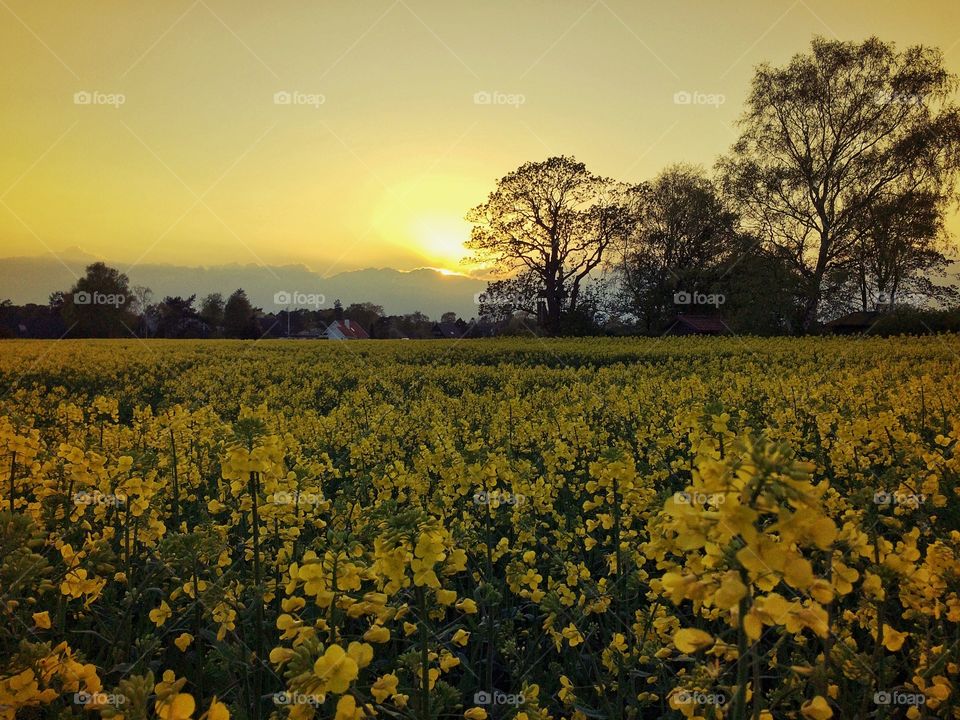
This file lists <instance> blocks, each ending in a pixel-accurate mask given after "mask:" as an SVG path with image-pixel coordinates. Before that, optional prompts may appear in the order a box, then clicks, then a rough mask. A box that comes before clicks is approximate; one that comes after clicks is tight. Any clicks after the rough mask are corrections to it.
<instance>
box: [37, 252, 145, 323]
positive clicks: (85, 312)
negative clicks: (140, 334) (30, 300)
mask: <svg viewBox="0 0 960 720" xmlns="http://www.w3.org/2000/svg"><path fill="white" fill-rule="evenodd" d="M61 299H62V302H63V304H62V307H61V312H62V315H63V319H64V322H65V323H66V324H67V327H68V332H69V334H70V335H72V336H74V337H125V336H127V335H131V334H135V333H134V330H133V328H134V326H135V324H136V319H135V318H134V316H133V313H131V312H130V306H131V304H132V301H133V299H134V297H133V294H132V293H131V292H130V281H129V279H128V278H127V276H126V275H124V274H123V273H121V272H120V271H119V270H117V269H116V268H112V267H109V266H107V265H106V264H104V263H102V262H96V263H93V264H91V265H88V266H87V269H86V273H85V274H84V276H83V277H82V278H80V279H79V280H77V282H76V283H74V285H73V287H72V288H71V289H70V292H69V293H66V294H65V295H63V297H62V298H61ZM54 300H55V298H53V297H51V302H54Z"/></svg>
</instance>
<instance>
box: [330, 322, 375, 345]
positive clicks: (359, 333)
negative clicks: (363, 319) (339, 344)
mask: <svg viewBox="0 0 960 720" xmlns="http://www.w3.org/2000/svg"><path fill="white" fill-rule="evenodd" d="M327 339H328V340H369V339H370V335H369V334H367V331H366V330H364V329H363V327H361V326H360V324H359V323H357V322H355V321H353V320H334V321H333V322H332V323H330V324H329V325H328V326H327Z"/></svg>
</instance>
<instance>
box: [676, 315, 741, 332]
mask: <svg viewBox="0 0 960 720" xmlns="http://www.w3.org/2000/svg"><path fill="white" fill-rule="evenodd" d="M730 334H731V331H730V328H729V327H727V324H726V323H725V322H724V321H723V318H719V317H715V316H713V315H677V317H676V318H674V320H673V322H671V323H670V325H669V326H668V327H667V330H666V332H665V333H664V335H730Z"/></svg>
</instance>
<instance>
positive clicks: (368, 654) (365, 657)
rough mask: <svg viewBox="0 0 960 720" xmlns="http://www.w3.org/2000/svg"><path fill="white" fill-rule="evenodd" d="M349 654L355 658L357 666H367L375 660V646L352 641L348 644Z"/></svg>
mask: <svg viewBox="0 0 960 720" xmlns="http://www.w3.org/2000/svg"><path fill="white" fill-rule="evenodd" d="M347 655H349V656H350V657H351V658H353V661H354V662H355V663H356V664H357V667H361V668H365V667H366V666H367V665H369V664H370V663H371V662H372V661H373V646H372V645H367V644H366V643H358V642H352V643H350V645H348V646H347Z"/></svg>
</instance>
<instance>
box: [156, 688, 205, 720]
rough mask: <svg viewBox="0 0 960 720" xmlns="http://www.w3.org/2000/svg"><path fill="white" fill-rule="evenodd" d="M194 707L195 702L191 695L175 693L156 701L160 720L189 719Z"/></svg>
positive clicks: (195, 706)
mask: <svg viewBox="0 0 960 720" xmlns="http://www.w3.org/2000/svg"><path fill="white" fill-rule="evenodd" d="M196 708H197V703H196V702H195V701H194V699H193V696H192V695H188V694H187V693H177V694H176V695H174V696H173V697H171V698H168V699H167V700H166V701H163V702H158V703H157V706H156V711H157V717H159V718H160V720H190V718H191V717H193V711H194V710H196Z"/></svg>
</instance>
